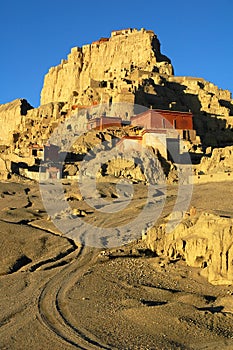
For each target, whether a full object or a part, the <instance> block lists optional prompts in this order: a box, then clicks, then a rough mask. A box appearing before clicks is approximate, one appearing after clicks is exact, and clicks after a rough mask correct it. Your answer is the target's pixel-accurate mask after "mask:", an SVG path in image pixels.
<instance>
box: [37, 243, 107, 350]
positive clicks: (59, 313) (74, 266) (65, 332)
mask: <svg viewBox="0 0 233 350" xmlns="http://www.w3.org/2000/svg"><path fill="white" fill-rule="evenodd" d="M98 254H99V250H97V249H91V248H87V247H81V248H80V249H79V251H78V253H77V255H76V258H75V259H74V261H73V262H72V263H71V264H70V265H69V266H66V267H64V268H63V269H62V270H61V271H60V272H58V273H57V274H56V275H55V276H54V277H52V279H51V280H49V281H48V282H47V283H46V284H45V285H44V287H43V289H42V291H41V293H40V296H39V299H38V314H39V315H38V316H39V319H40V321H41V323H43V324H44V325H45V326H46V327H47V328H48V329H49V330H50V331H52V332H53V333H55V334H56V335H57V336H58V337H59V338H60V340H61V341H64V342H65V343H68V344H69V345H71V346H73V347H74V348H77V349H91V350H92V349H93V350H94V349H95V350H96V349H108V350H110V349H111V348H110V347H108V346H107V345H105V344H102V343H101V342H100V341H99V340H98V339H96V338H95V337H94V336H93V335H91V334H89V333H88V332H87V331H86V330H81V329H78V328H76V327H75V326H74V325H72V323H71V322H70V321H69V319H68V317H67V315H66V312H65V310H64V305H65V300H66V299H65V298H66V292H67V291H68V290H69V288H70V287H71V286H73V285H74V283H76V282H77V280H78V279H79V278H80V277H81V276H82V275H83V273H84V272H85V271H86V270H87V269H88V268H89V267H90V266H91V265H92V264H93V262H94V261H95V259H96V257H97V255H98Z"/></svg>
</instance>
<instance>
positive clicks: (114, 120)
mask: <svg viewBox="0 0 233 350" xmlns="http://www.w3.org/2000/svg"><path fill="white" fill-rule="evenodd" d="M110 126H117V127H121V126H122V119H121V118H119V117H106V116H101V117H99V118H93V119H91V120H89V121H88V123H87V128H88V130H90V129H96V130H104V129H106V128H108V127H110Z"/></svg>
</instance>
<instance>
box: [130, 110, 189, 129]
mask: <svg viewBox="0 0 233 350" xmlns="http://www.w3.org/2000/svg"><path fill="white" fill-rule="evenodd" d="M131 122H132V124H133V125H137V126H142V127H143V128H145V129H153V128H154V129H161V128H162V129H171V128H175V129H182V130H192V129H193V119H192V114H191V113H187V112H175V111H164V110H148V111H146V112H144V113H141V114H139V115H138V116H135V117H132V118H131Z"/></svg>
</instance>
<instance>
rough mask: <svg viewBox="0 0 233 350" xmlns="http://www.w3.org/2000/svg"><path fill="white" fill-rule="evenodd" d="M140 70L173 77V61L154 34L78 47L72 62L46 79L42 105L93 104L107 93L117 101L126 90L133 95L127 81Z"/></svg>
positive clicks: (136, 34)
mask: <svg viewBox="0 0 233 350" xmlns="http://www.w3.org/2000/svg"><path fill="white" fill-rule="evenodd" d="M137 70H142V71H146V72H153V71H157V72H159V73H161V74H168V75H172V72H173V68H172V66H171V64H170V60H169V59H168V58H167V57H166V56H163V55H162V54H161V53H160V43H159V41H158V39H157V36H156V35H155V34H154V33H153V32H148V31H146V30H144V29H142V30H140V31H137V30H133V31H132V32H130V33H128V34H124V35H123V34H122V35H115V36H112V37H111V38H110V39H109V40H108V41H103V42H101V43H93V44H91V45H84V46H83V47H81V48H79V47H74V48H72V50H71V53H70V54H69V55H68V59H67V60H63V61H62V62H61V64H60V65H58V66H56V67H52V68H51V69H50V70H49V72H48V74H47V75H46V76H45V80H44V86H43V89H42V92H41V104H46V103H49V102H57V101H70V100H71V101H72V102H73V103H74V104H75V103H82V104H91V103H93V102H94V101H95V99H97V100H98V102H100V101H101V100H102V99H103V95H106V94H107V95H109V96H110V95H111V96H113V98H117V96H118V95H119V94H121V91H122V90H123V89H126V90H127V91H129V89H131V91H129V92H130V93H131V94H132V92H133V91H132V90H133V83H132V82H130V81H127V80H130V79H129V75H130V74H131V73H132V72H133V71H137ZM104 102H107V101H104Z"/></svg>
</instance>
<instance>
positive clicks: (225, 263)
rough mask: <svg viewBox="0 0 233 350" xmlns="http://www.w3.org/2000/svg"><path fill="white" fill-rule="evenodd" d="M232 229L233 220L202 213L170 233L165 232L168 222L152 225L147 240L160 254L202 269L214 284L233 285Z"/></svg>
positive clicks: (185, 221) (151, 247)
mask: <svg viewBox="0 0 233 350" xmlns="http://www.w3.org/2000/svg"><path fill="white" fill-rule="evenodd" d="M232 228H233V220H232V219H230V218H226V217H220V216H217V215H214V214H207V213H203V214H201V215H200V216H199V217H193V218H192V219H190V218H189V219H186V220H184V221H183V222H182V223H181V224H180V225H179V226H178V227H176V228H175V229H174V230H173V231H172V232H171V233H166V224H162V225H160V226H159V227H154V228H151V229H150V230H149V231H148V232H147V235H146V237H145V240H146V242H147V244H148V247H150V249H152V250H153V251H154V252H156V253H157V254H158V255H161V254H165V255H167V256H169V257H170V258H182V259H184V260H185V261H186V263H187V264H188V265H189V266H193V267H201V268H203V275H204V276H206V277H208V280H209V282H211V283H212V284H233V264H232V263H233V239H232V238H233V237H232Z"/></svg>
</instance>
